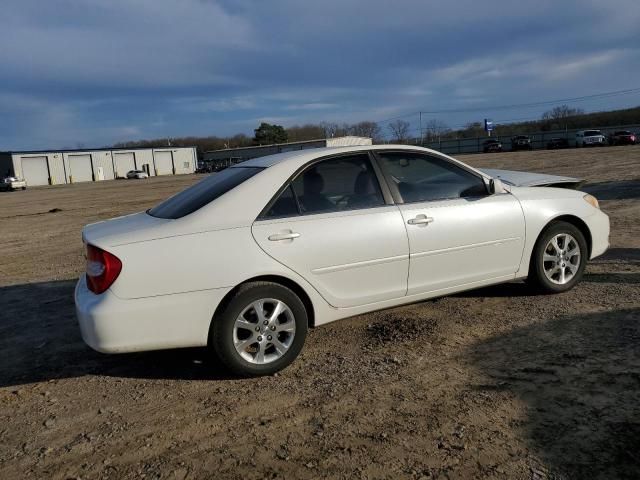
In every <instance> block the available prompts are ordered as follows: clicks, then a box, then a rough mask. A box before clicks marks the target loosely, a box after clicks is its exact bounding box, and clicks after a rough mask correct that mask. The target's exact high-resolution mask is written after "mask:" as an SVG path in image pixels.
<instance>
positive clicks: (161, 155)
mask: <svg viewBox="0 0 640 480" xmlns="http://www.w3.org/2000/svg"><path fill="white" fill-rule="evenodd" d="M153 158H154V161H155V162H156V171H157V172H158V173H157V175H172V174H173V157H172V155H171V152H154V153H153Z"/></svg>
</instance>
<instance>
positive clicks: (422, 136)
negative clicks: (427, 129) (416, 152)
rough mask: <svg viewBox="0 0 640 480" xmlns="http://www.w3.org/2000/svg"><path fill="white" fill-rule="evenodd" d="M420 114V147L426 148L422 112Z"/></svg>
mask: <svg viewBox="0 0 640 480" xmlns="http://www.w3.org/2000/svg"><path fill="white" fill-rule="evenodd" d="M419 113H420V146H421V147H424V135H423V133H422V112H419Z"/></svg>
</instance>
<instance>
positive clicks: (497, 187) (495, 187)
mask: <svg viewBox="0 0 640 480" xmlns="http://www.w3.org/2000/svg"><path fill="white" fill-rule="evenodd" d="M506 191H507V190H506V189H505V188H504V185H503V183H502V181H501V180H500V179H499V178H492V179H491V180H489V195H495V194H496V193H505V192H506Z"/></svg>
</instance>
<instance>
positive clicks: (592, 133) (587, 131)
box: [584, 130, 602, 137]
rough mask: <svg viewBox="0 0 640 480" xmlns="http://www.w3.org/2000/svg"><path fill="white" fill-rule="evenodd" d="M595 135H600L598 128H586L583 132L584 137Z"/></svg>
mask: <svg viewBox="0 0 640 480" xmlns="http://www.w3.org/2000/svg"><path fill="white" fill-rule="evenodd" d="M596 135H602V133H600V130H586V131H585V132H584V136H585V137H595V136H596Z"/></svg>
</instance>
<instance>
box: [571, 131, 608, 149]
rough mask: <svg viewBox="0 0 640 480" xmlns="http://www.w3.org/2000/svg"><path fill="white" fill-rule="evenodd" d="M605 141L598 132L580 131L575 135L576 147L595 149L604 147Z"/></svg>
mask: <svg viewBox="0 0 640 480" xmlns="http://www.w3.org/2000/svg"><path fill="white" fill-rule="evenodd" d="M606 141H607V139H606V137H605V136H604V135H603V134H602V132H601V131H600V130H580V131H579V132H577V133H576V147H596V146H601V145H605V144H606Z"/></svg>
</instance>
